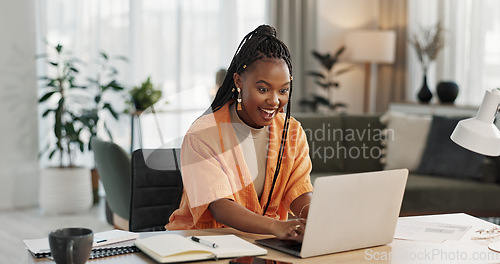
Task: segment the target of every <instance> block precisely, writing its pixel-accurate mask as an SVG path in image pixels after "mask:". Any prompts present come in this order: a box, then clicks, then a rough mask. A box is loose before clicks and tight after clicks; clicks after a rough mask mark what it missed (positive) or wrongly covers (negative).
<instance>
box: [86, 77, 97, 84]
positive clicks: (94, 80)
mask: <svg viewBox="0 0 500 264" xmlns="http://www.w3.org/2000/svg"><path fill="white" fill-rule="evenodd" d="M87 81H88V82H89V83H93V84H99V82H98V81H97V79H92V78H90V77H87Z"/></svg>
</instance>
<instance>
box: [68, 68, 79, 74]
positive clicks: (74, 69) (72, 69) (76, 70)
mask: <svg viewBox="0 0 500 264" xmlns="http://www.w3.org/2000/svg"><path fill="white" fill-rule="evenodd" d="M69 69H70V70H71V71H73V72H76V73H79V71H78V69H77V68H75V67H69Z"/></svg>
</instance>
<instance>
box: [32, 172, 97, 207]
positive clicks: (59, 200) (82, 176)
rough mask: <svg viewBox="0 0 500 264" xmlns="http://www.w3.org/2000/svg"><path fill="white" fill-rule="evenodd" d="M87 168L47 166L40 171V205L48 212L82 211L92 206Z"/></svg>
mask: <svg viewBox="0 0 500 264" xmlns="http://www.w3.org/2000/svg"><path fill="white" fill-rule="evenodd" d="M90 178H91V176H90V170H89V169H88V168H47V169H43V170H42V172H41V179H40V197H39V198H40V207H41V208H42V209H43V210H44V211H45V213H48V214H68V213H78V212H84V211H87V210H89V209H90V207H91V206H92V184H91V179H90Z"/></svg>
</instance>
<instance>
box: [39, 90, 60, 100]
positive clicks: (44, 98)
mask: <svg viewBox="0 0 500 264" xmlns="http://www.w3.org/2000/svg"><path fill="white" fill-rule="evenodd" d="M54 93H56V92H55V91H52V92H48V93H46V94H45V95H44V96H42V98H40V100H38V102H39V103H41V102H44V101H46V100H47V99H49V98H50V97H51V96H52V95H53V94H54Z"/></svg>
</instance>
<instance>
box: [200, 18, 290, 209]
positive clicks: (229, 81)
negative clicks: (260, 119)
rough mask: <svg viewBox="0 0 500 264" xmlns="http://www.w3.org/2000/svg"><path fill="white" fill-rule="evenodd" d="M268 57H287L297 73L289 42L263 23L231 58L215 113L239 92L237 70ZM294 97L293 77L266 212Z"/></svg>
mask: <svg viewBox="0 0 500 264" xmlns="http://www.w3.org/2000/svg"><path fill="white" fill-rule="evenodd" d="M264 58H269V59H282V60H284V61H285V63H286V65H287V66H288V71H289V72H290V76H293V75H292V59H291V55H290V50H289V49H288V47H287V46H286V45H285V43H283V41H281V40H279V39H278V38H276V29H274V28H273V27H271V26H268V25H261V26H259V27H257V28H256V29H255V30H253V31H252V32H250V33H248V34H247V35H246V36H245V37H244V38H243V40H242V41H241V43H240V45H239V46H238V49H236V53H235V55H234V57H233V60H232V61H231V64H230V65H229V68H228V70H227V74H226V77H225V78H224V82H223V83H222V85H221V87H220V88H219V90H218V91H217V94H216V96H215V99H214V101H213V102H212V105H211V110H212V111H213V112H216V111H217V110H219V109H220V108H221V107H222V106H224V105H225V104H226V103H227V102H229V101H230V100H232V99H233V98H236V97H237V96H238V92H237V91H235V90H234V89H233V88H234V87H235V84H234V79H233V76H234V73H238V74H240V75H241V74H242V73H244V72H245V70H246V69H247V68H248V66H250V65H251V64H252V63H254V62H255V61H258V60H261V59H264ZM291 97H292V82H291V80H290V89H289V95H288V103H287V106H286V116H285V124H284V126H283V131H282V134H281V143H280V149H279V154H278V161H277V163H276V170H275V173H274V177H273V184H272V186H271V190H270V192H269V197H268V200H267V203H266V206H265V208H264V212H263V214H262V215H265V214H266V211H267V208H268V207H269V203H270V201H271V196H272V194H273V190H274V185H275V183H276V180H277V178H278V174H279V171H280V168H281V161H282V159H283V153H284V150H285V142H286V139H287V135H288V125H289V122H290V108H291V107H290V102H291ZM209 110H210V109H209Z"/></svg>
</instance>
